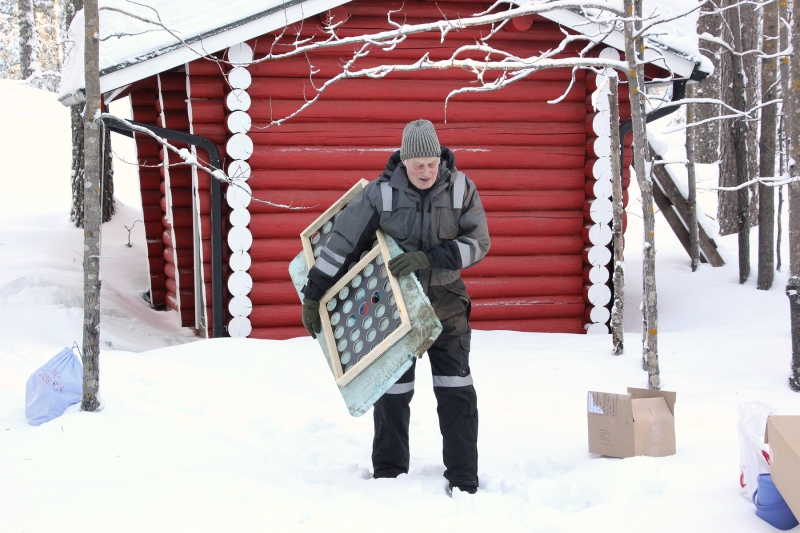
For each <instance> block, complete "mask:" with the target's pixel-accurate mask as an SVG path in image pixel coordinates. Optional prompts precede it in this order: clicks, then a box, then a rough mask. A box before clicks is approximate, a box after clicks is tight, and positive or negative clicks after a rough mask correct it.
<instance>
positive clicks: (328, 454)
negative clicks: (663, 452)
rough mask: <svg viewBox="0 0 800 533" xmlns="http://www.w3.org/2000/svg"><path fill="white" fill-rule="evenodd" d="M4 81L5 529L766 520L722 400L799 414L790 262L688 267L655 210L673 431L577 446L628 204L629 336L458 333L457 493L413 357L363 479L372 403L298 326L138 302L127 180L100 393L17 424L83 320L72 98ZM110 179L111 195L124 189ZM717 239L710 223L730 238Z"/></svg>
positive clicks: (140, 249)
mask: <svg viewBox="0 0 800 533" xmlns="http://www.w3.org/2000/svg"><path fill="white" fill-rule="evenodd" d="M0 101H2V102H4V103H3V105H2V107H1V108H0V121H2V123H3V124H6V125H12V126H13V127H6V128H3V129H2V131H0V136H2V138H0V145H2V146H4V147H5V148H6V150H5V151H6V165H5V166H4V167H3V168H2V169H0V180H2V185H3V191H4V194H3V195H0V531H2V532H3V533H6V532H8V533H21V532H27V533H30V532H40V531H42V532H43V531H53V530H60V531H66V532H72V531H80V532H82V533H84V532H95V531H96V532H115V533H122V532H143V531H148V532H160V531H164V532H170V533H175V532H183V531H187V532H188V531H192V532H204V531H208V532H218V531H237V532H248V531H280V532H291V531H380V532H384V531H385V532H393V531H398V532H401V531H402V532H408V531H460V532H463V531H503V532H516V531H525V532H531V531H542V532H548V533H549V532H560V531H563V532H570V533H574V532H580V531H614V532H620V533H621V532H628V531H631V532H633V531H648V532H670V533H673V532H675V531H690V532H717V531H725V532H726V533H731V532H745V531H747V532H753V531H761V532H768V531H774V529H773V528H772V527H771V526H770V525H768V524H767V523H765V522H763V521H761V520H760V519H759V518H758V517H756V515H755V508H754V506H753V505H752V504H751V503H749V502H748V501H746V500H745V499H744V498H742V497H741V496H739V494H738V474H739V472H738V458H739V443H738V438H737V430H736V422H737V417H738V414H737V405H738V404H739V403H740V402H745V401H752V400H760V401H763V402H765V403H767V404H769V405H771V406H772V407H774V408H776V409H777V410H778V412H779V413H781V414H800V397H798V395H797V394H795V393H792V392H791V391H790V390H789V388H788V386H787V377H788V375H789V364H790V338H789V313H788V302H787V298H786V296H785V295H784V294H783V289H782V287H783V286H784V285H785V274H784V273H778V274H777V275H776V280H775V287H774V288H773V289H772V290H770V291H757V290H756V289H755V281H754V280H753V281H751V282H748V283H747V284H745V285H744V286H740V285H739V284H738V282H737V280H738V272H737V268H736V265H735V264H733V263H731V264H729V265H727V266H725V267H722V268H718V269H713V268H711V267H706V266H703V267H702V268H701V269H700V270H699V271H698V272H697V273H694V274H693V273H691V271H690V268H689V262H688V257H687V256H686V254H685V252H684V251H683V249H682V248H681V247H680V244H679V243H678V241H677V239H676V238H675V237H674V235H672V234H671V233H670V230H669V227H668V226H667V225H666V223H665V222H664V221H663V220H662V219H660V218H659V219H658V225H657V229H656V231H657V233H656V241H657V245H658V258H657V276H658V278H657V283H658V288H659V322H660V323H659V333H660V335H659V353H660V361H661V378H662V384H663V387H664V389H666V390H671V391H676V392H677V406H676V431H677V454H676V455H674V456H671V457H664V458H648V457H636V458H631V459H624V460H619V459H611V458H604V457H599V456H596V455H592V454H589V453H588V451H587V429H586V427H587V423H586V392H587V391H589V390H597V391H608V392H620V393H622V392H625V389H626V387H628V386H634V387H643V386H645V385H646V378H647V374H646V373H645V372H644V371H642V370H641V365H640V359H641V355H640V346H641V344H640V339H641V332H640V331H641V326H640V320H641V317H640V314H639V312H638V306H639V303H640V302H639V299H640V289H639V288H640V287H641V276H640V271H641V259H640V257H639V256H638V251H639V250H640V246H639V244H638V243H640V242H641V240H640V233H641V224H640V219H639V218H637V217H636V216H635V214H633V213H632V214H631V216H629V221H630V225H629V228H628V235H627V239H628V250H627V257H626V272H627V287H628V292H627V296H628V299H627V301H626V309H627V315H626V321H625V326H626V347H627V349H626V353H625V354H624V355H622V356H619V357H614V356H612V355H610V350H611V341H610V337H609V336H579V335H562V334H532V333H517V332H504V331H493V332H482V331H479V332H475V333H474V337H473V348H472V361H471V366H472V372H473V375H474V378H475V387H476V390H477V392H478V398H479V409H480V417H481V428H480V438H479V452H480V467H479V475H480V481H481V489H480V491H479V492H478V494H477V495H475V496H469V495H465V494H460V493H456V494H455V495H454V498H453V499H450V498H448V497H447V496H446V495H445V492H444V486H445V481H444V479H443V478H442V472H443V470H444V467H443V466H442V464H441V437H440V435H439V429H438V422H437V419H436V409H435V399H434V396H433V392H432V383H431V377H430V372H429V365H428V362H427V358H423V359H422V361H420V363H421V364H420V367H419V369H418V372H417V387H416V397H415V399H414V401H413V403H412V411H413V414H412V422H411V424H412V425H411V453H412V459H411V471H410V473H409V474H408V475H407V476H401V477H400V478H399V479H396V480H373V479H368V477H369V476H368V475H367V472H368V471H369V470H370V469H371V462H370V453H371V440H372V421H371V416H370V415H369V414H367V415H366V416H364V417H362V418H351V417H350V416H349V415H348V414H347V411H346V409H345V408H344V405H343V402H342V400H341V398H340V397H339V394H338V391H337V390H336V387H335V385H334V382H333V380H332V379H331V376H330V375H329V371H328V369H327V365H326V364H325V363H324V361H323V359H322V354H321V353H320V351H319V347H318V345H317V344H316V343H315V342H314V341H312V340H311V339H310V338H300V339H292V340H288V341H267V340H247V339H244V340H243V339H217V340H197V339H196V338H195V337H193V333H192V332H191V330H187V329H182V328H180V327H179V325H178V320H177V317H176V316H175V315H174V313H166V312H156V311H152V310H150V309H149V308H148V307H147V305H146V304H145V302H144V301H143V300H142V299H141V297H140V293H141V292H142V290H143V288H144V287H145V286H146V275H147V272H146V259H145V248H144V236H143V231H142V228H141V224H137V226H136V228H135V229H134V230H133V232H132V237H133V238H132V242H133V247H131V248H128V247H127V246H126V243H127V238H128V232H127V230H126V229H125V228H124V226H125V225H127V226H129V227H130V225H131V224H132V223H133V221H134V220H137V217H140V214H139V212H138V211H137V209H138V208H137V205H136V200H135V196H128V197H126V199H125V200H123V202H124V203H123V202H121V203H120V204H119V206H118V207H119V210H118V213H117V215H115V217H114V218H113V219H112V221H111V222H109V223H107V224H105V225H104V227H103V232H104V233H103V251H104V252H103V253H104V258H103V260H102V263H101V265H102V272H103V295H102V305H103V310H104V311H103V316H102V335H101V340H102V342H103V343H104V344H103V350H102V354H101V395H102V401H103V404H104V409H103V411H102V412H100V413H92V414H90V413H83V412H80V411H79V410H78V406H77V405H76V406H73V407H71V408H70V409H69V410H68V411H67V413H66V414H65V415H64V416H62V417H60V418H58V419H56V420H54V421H52V422H49V423H46V424H44V425H42V426H39V427H32V426H29V425H28V424H27V423H26V421H25V415H24V390H25V381H26V379H27V378H28V376H29V375H30V374H31V373H32V372H33V371H34V370H35V369H36V368H37V367H39V366H40V365H41V364H43V363H44V362H45V361H46V360H47V359H49V358H50V357H51V356H52V355H54V354H55V353H57V352H58V351H59V350H61V348H63V347H65V346H70V345H72V343H73V342H76V341H77V342H78V343H80V342H81V329H80V328H81V320H82V296H81V290H82V272H81V260H82V259H81V255H82V254H81V250H82V246H83V245H82V238H83V236H82V232H81V230H79V229H76V228H75V227H74V226H72V224H71V223H70V222H69V217H68V212H69V191H70V189H69V116H68V113H67V110H66V109H65V108H63V107H62V106H61V105H60V104H58V103H57V102H56V101H55V97H54V95H53V94H50V93H44V92H41V91H36V90H33V89H27V88H21V87H18V86H17V85H15V84H14V83H13V82H8V81H2V82H0ZM115 142H116V140H115ZM115 146H117V145H115ZM118 168H120V167H119V165H118ZM118 179H119V181H118V185H117V187H118V191H119V193H120V195H124V194H129V193H130V191H131V190H134V191H135V182H134V183H133V184H131V182H126V180H129V179H130V178H125V177H124V176H119V178H118ZM125 191H128V193H125ZM632 193H633V191H632ZM632 196H633V194H632ZM707 196H709V197H711V198H713V195H707ZM708 201H710V200H708ZM635 205H636V202H635V201H632V202H631V208H630V209H631V210H633V211H635ZM704 207H705V211H706V212H707V213H714V208H713V206H704ZM784 227H786V226H784ZM756 237H757V234H756V232H753V245H752V250H753V251H754V253H755V250H756V249H757V245H756V242H757V241H756ZM735 239H736V236H732V237H725V238H723V239H722V242H723V243H724V244H725V245H727V246H729V247H730V248H731V250H735ZM785 240H786V239H785ZM785 240H784V242H785ZM785 253H786V252H785V251H784V257H786V255H785ZM753 261H754V264H755V257H754V258H753ZM287 376H288V377H287Z"/></svg>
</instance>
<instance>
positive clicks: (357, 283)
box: [350, 274, 363, 289]
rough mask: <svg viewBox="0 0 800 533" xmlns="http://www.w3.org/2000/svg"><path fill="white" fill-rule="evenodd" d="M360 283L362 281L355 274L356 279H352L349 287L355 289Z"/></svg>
mask: <svg viewBox="0 0 800 533" xmlns="http://www.w3.org/2000/svg"><path fill="white" fill-rule="evenodd" d="M362 281H363V278H362V277H361V276H359V275H358V274H356V277H354V278H353V281H351V282H350V286H351V287H353V288H354V289H355V288H356V287H358V286H359V285H361V282H362Z"/></svg>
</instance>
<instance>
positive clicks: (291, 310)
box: [249, 301, 303, 328]
mask: <svg viewBox="0 0 800 533" xmlns="http://www.w3.org/2000/svg"><path fill="white" fill-rule="evenodd" d="M301 314H302V306H301V305H300V302H299V301H297V302H296V303H294V304H292V305H288V304H287V305H253V310H252V311H251V313H250V317H249V318H250V324H251V325H252V326H253V327H254V328H264V327H276V326H300V327H303V321H302V320H301V318H300V317H301Z"/></svg>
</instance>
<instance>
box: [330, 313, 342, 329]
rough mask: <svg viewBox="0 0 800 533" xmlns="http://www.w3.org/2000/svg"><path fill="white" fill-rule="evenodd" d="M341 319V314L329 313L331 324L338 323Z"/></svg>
mask: <svg viewBox="0 0 800 533" xmlns="http://www.w3.org/2000/svg"><path fill="white" fill-rule="evenodd" d="M341 319H342V315H340V314H339V313H333V314H332V315H331V326H335V325H337V324H338V323H339V320H341Z"/></svg>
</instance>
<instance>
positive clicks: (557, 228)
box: [487, 210, 583, 237]
mask: <svg viewBox="0 0 800 533" xmlns="http://www.w3.org/2000/svg"><path fill="white" fill-rule="evenodd" d="M499 215H500V214H495V213H491V212H490V213H489V215H488V216H487V221H488V223H489V235H491V236H492V237H501V236H509V237H511V236H517V237H527V236H544V235H575V233H576V232H579V231H580V230H581V228H582V227H583V214H582V213H581V212H580V211H578V210H575V211H531V212H527V213H526V212H520V213H505V212H503V213H502V215H503V216H499Z"/></svg>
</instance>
